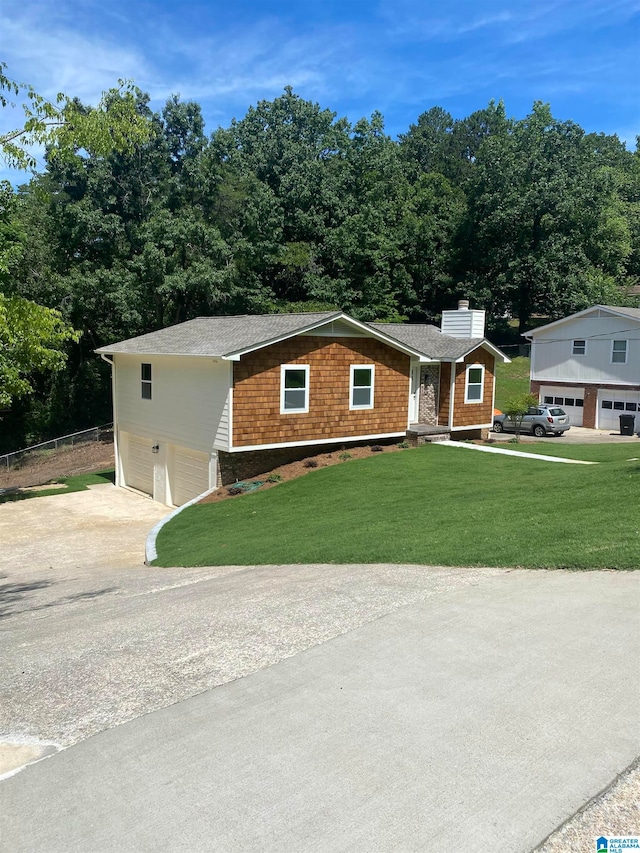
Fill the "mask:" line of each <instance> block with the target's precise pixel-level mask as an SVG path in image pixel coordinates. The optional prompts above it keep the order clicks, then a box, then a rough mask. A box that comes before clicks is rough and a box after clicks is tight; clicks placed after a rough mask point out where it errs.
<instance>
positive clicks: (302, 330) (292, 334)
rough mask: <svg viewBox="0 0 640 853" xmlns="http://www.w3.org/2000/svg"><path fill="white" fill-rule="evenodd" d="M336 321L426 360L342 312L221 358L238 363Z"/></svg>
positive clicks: (415, 351) (412, 350)
mask: <svg viewBox="0 0 640 853" xmlns="http://www.w3.org/2000/svg"><path fill="white" fill-rule="evenodd" d="M336 320H341V321H343V322H344V323H347V324H348V325H350V326H353V327H354V328H355V329H358V331H360V332H364V333H365V334H366V335H367V337H370V338H374V339H375V340H378V341H381V342H382V343H385V344H388V345H389V346H391V347H393V348H394V349H397V350H400V352H403V353H405V355H411V356H415V357H418V358H425V359H427V357H426V356H425V355H424V354H423V353H421V352H419V351H418V350H414V349H411V347H408V346H407V345H406V344H402V343H400V341H398V340H396V339H395V338H392V337H389V336H388V335H385V334H384V333H383V332H379V331H378V330H377V329H372V328H371V326H368V325H367V324H366V323H361V322H360V320H354V318H353V317H349V315H348V314H344V313H343V312H342V311H341V312H340V313H338V314H336V315H335V316H333V317H329V318H328V319H326V320H317V321H316V322H315V323H310V324H309V325H308V326H301V327H300V328H299V329H296V330H295V331H293V332H287V333H286V334H285V335H278V336H277V337H275V338H271V339H269V340H266V341H260V343H258V344H252V345H251V346H249V347H245V348H244V349H240V350H236V351H234V352H229V353H226V354H225V355H224V356H223V358H225V359H230V360H233V361H239V359H240V357H241V356H243V355H246V354H247V353H250V352H254V351H255V350H258V349H263V347H268V346H272V345H273V344H278V343H280V342H281V341H287V340H289V339H290V338H295V337H297V336H298V335H302V334H305V333H307V332H312V331H313V330H314V329H319V328H321V327H322V326H328V325H329V323H335V321H336ZM428 360H431V359H428Z"/></svg>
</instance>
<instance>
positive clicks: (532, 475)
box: [156, 442, 640, 569]
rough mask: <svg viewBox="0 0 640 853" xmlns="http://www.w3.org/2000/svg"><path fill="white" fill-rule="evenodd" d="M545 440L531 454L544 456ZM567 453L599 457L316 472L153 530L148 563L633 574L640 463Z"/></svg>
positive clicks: (451, 456)
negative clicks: (582, 461)
mask: <svg viewBox="0 0 640 853" xmlns="http://www.w3.org/2000/svg"><path fill="white" fill-rule="evenodd" d="M549 444H550V443H547V442H541V443H540V445H537V447H538V449H539V450H544V451H545V452H549V450H550V448H549V447H548V445H549ZM560 449H563V450H565V448H560V447H558V452H559V451H560ZM532 450H533V448H532ZM566 450H567V451H568V452H567V455H570V454H575V455H576V456H583V457H584V458H589V457H591V458H593V459H594V460H595V457H596V456H601V458H602V461H601V462H600V464H599V465H570V464H558V463H553V462H540V461H537V460H533V459H531V460H529V459H523V458H518V457H507V456H503V455H498V454H489V453H478V452H475V451H471V450H465V449H461V448H451V447H438V446H437V445H427V446H425V447H422V448H418V449H414V450H405V451H403V452H402V453H393V454H388V455H386V456H385V455H384V454H380V455H378V456H376V457H375V458H374V457H372V458H371V459H363V460H353V461H350V462H345V463H344V464H342V465H340V466H335V467H331V468H326V469H320V470H317V471H313V472H311V473H310V474H308V475H306V476H305V477H301V478H300V479H297V480H293V481H290V482H287V483H283V484H282V485H279V486H278V487H277V488H274V489H271V490H269V491H267V492H262V493H260V492H258V493H255V494H252V495H246V496H242V497H239V498H235V499H233V500H228V501H223V502H221V503H216V504H201V505H197V506H194V507H190V508H189V509H187V510H185V511H184V512H182V513H180V514H179V515H177V516H176V517H175V518H174V519H173V520H172V521H171V522H169V523H168V524H167V525H166V526H165V527H164V528H163V529H162V530H161V532H160V535H159V537H158V542H157V549H158V555H159V556H158V560H157V561H156V565H160V566H200V565H224V564H232V565H254V564H278V563H360V562H364V563H374V562H389V563H421V564H432V565H448V566H523V567H531V568H538V567H540V568H543V567H568V568H574V569H595V568H617V569H630V568H635V567H636V566H637V565H638V561H639V558H640V517H639V516H638V512H637V502H638V493H639V491H640V462H629V461H627V459H628V457H632V456H634V455H635V453H634V452H629V450H627V448H626V447H625V448H621V447H616V448H615V452H613V450H608V449H607V447H606V446H602V445H601V446H599V447H589V448H581V447H578V446H576V445H573V446H572V447H571V449H569V447H567V448H566ZM631 450H632V449H631ZM554 451H555V444H554ZM581 451H582V452H581ZM638 455H639V456H640V453H639V454H638Z"/></svg>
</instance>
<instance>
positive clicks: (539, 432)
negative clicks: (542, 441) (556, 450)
mask: <svg viewBox="0 0 640 853" xmlns="http://www.w3.org/2000/svg"><path fill="white" fill-rule="evenodd" d="M533 434H534V435H535V436H536V437H537V438H542V436H544V435H546V434H547V431H546V429H545V428H544V427H543V426H541V425H540V424H536V425H535V426H534V428H533Z"/></svg>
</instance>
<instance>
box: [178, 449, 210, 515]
mask: <svg viewBox="0 0 640 853" xmlns="http://www.w3.org/2000/svg"><path fill="white" fill-rule="evenodd" d="M208 488H209V457H208V456H206V455H205V454H204V453H198V452H197V451H195V450H188V449H187V448H186V447H174V448H173V453H172V461H171V501H172V503H173V504H174V505H175V506H182V504H185V503H186V502H187V501H190V500H192V499H193V498H197V497H198V495H201V494H202V493H203V492H206V491H207V489H208Z"/></svg>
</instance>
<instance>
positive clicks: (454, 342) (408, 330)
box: [368, 323, 484, 359]
mask: <svg viewBox="0 0 640 853" xmlns="http://www.w3.org/2000/svg"><path fill="white" fill-rule="evenodd" d="M368 325H369V326H371V327H372V328H374V329H376V330H377V331H378V332H382V333H383V334H384V335H388V336H389V337H390V338H395V339H396V340H398V341H400V343H402V344H405V346H408V347H411V349H415V350H417V351H418V352H420V353H422V355H426V356H428V357H429V358H434V359H449V358H462V356H464V355H466V354H467V353H468V352H471V350H474V349H475V348H476V347H478V346H480V344H481V343H482V342H483V341H484V338H452V337H451V336H450V335H443V334H442V332H441V331H440V329H437V328H436V327H435V326H428V325H426V324H416V325H405V324H403V323H369V324H368Z"/></svg>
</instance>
